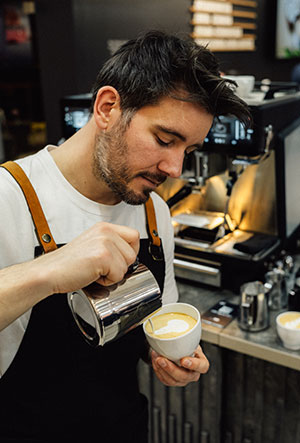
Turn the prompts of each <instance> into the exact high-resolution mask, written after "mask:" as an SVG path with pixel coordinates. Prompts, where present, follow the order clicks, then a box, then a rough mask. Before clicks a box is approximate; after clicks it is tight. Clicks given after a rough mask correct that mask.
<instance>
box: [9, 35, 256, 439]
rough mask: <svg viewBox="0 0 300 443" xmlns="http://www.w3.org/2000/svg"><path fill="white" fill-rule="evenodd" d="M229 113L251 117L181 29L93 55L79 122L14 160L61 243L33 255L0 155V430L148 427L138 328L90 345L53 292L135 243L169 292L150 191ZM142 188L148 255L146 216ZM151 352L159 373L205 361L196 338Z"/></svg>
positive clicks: (160, 226) (27, 222)
mask: <svg viewBox="0 0 300 443" xmlns="http://www.w3.org/2000/svg"><path fill="white" fill-rule="evenodd" d="M228 113H231V114H234V115H236V116H237V117H238V118H240V119H241V121H243V122H247V120H248V118H249V114H248V110H247V108H246V106H245V104H244V103H243V102H242V101H241V100H240V99H239V98H237V97H236V96H235V95H234V93H233V91H232V88H231V87H229V86H228V83H227V82H226V81H225V80H223V79H222V78H221V77H220V76H219V71H218V65H217V62H216V60H215V58H214V56H213V55H212V54H211V53H210V52H209V51H208V50H206V49H205V48H202V47H199V46H197V45H196V44H194V42H192V41H190V40H186V41H185V40H181V39H179V38H177V37H174V36H168V35H165V34H164V33H160V32H149V33H147V34H145V35H144V36H141V37H139V38H137V39H135V40H132V41H129V42H127V43H126V44H124V45H123V46H122V47H121V48H120V49H119V50H118V51H117V52H116V54H115V55H114V56H113V57H112V58H111V59H110V60H108V61H107V63H106V64H105V65H104V66H103V68H102V69H101V71H100V73H99V75H98V78H97V81H96V84H95V86H94V90H93V100H92V115H91V118H90V120H89V122H88V123H87V124H86V125H85V126H84V127H83V128H82V129H81V130H79V131H78V132H77V133H76V134H75V135H74V136H72V137H71V138H70V139H68V140H67V141H66V142H65V143H63V144H62V145H61V146H59V147H55V146H47V147H46V148H45V149H43V150H42V151H40V152H39V153H37V154H35V155H33V156H30V157H27V158H25V159H22V160H19V161H18V163H19V165H20V166H21V167H22V168H23V170H24V171H25V173H26V175H27V176H28V177H29V179H30V181H31V183H32V185H33V187H34V189H35V190H36V192H37V194H38V198H39V200H40V203H41V206H42V208H43V211H44V213H45V216H46V219H47V221H48V223H49V226H50V229H51V232H52V235H53V238H54V239H55V242H56V243H57V244H58V245H59V246H61V247H60V248H59V249H57V250H55V251H52V252H49V253H47V254H44V255H40V254H41V253H42V250H41V248H40V246H39V242H38V241H37V238H36V233H35V230H34V227H33V224H32V220H31V217H30V215H29V212H28V208H27V204H26V201H25V199H24V196H23V194H22V192H21V191H20V188H19V186H18V185H17V184H16V182H15V180H14V179H13V178H12V177H11V175H10V174H9V173H8V172H7V171H6V170H4V169H3V168H0V189H1V193H0V204H1V208H2V214H4V215H2V220H1V227H0V245H1V255H0V267H1V268H5V269H3V270H2V271H0V279H1V290H0V311H1V312H2V314H0V325H1V327H2V332H1V333H0V371H1V375H2V378H1V380H0V398H1V406H0V408H1V411H0V417H1V418H0V422H1V424H0V440H1V438H7V439H9V438H10V439H12V440H11V441H30V442H34V441H56V440H58V438H59V437H60V438H62V440H65V441H66V440H70V441H71V440H72V441H82V442H89V441H92V440H93V441H94V440H95V441H99V442H108V441H109V442H115V441H122V442H137V443H143V442H146V441H147V405H146V401H145V399H144V398H143V397H142V396H141V395H140V394H139V390H138V385H137V377H136V365H137V362H138V360H139V358H140V357H142V356H145V355H146V353H147V352H145V351H146V350H147V349H146V344H145V338H144V336H143V333H142V330H141V328H136V329H135V330H133V331H131V332H130V333H128V334H126V335H125V336H124V337H122V338H121V339H119V340H116V341H115V342H111V343H108V344H106V345H104V346H103V347H99V348H96V349H94V348H92V347H90V346H88V345H87V344H86V343H85V341H84V340H83V339H82V337H81V336H80V334H79V333H78V330H77V327H76V325H75V323H74V321H73V318H72V316H71V313H70V309H69V307H68V305H67V302H66V294H65V293H67V292H69V291H71V290H75V289H78V288H81V287H83V286H86V285H87V284H89V283H91V282H93V281H98V282H100V283H102V284H106V285H107V284H111V283H114V282H117V281H119V280H121V279H122V277H123V275H124V274H125V272H126V271H127V268H128V266H129V265H130V264H132V263H133V262H134V261H135V258H136V256H137V254H138V256H139V259H140V261H141V262H143V263H145V264H146V265H147V266H148V267H149V268H150V270H151V271H152V272H153V274H154V275H155V277H156V279H157V281H158V283H159V285H160V287H161V290H162V293H163V302H164V303H167V302H173V301H176V299H177V290H176V284H175V280H174V273H173V230H172V226H171V223H170V214H169V211H168V208H167V206H166V204H165V203H164V202H163V201H162V199H160V197H159V196H158V195H157V194H156V193H154V192H152V191H155V189H156V188H157V186H159V185H160V184H161V183H163V182H164V180H165V179H166V178H167V177H173V178H174V177H179V176H180V174H181V169H182V163H183V159H184V157H185V155H187V154H189V153H190V152H192V151H193V150H194V149H198V148H201V145H202V143H203V141H204V139H205V137H206V134H207V133H208V131H209V129H210V127H211V124H212V121H213V118H214V116H216V115H221V114H228ZM150 194H151V197H152V200H153V203H154V208H155V214H156V219H157V230H158V235H159V237H160V238H161V239H162V247H163V251H161V255H160V257H159V260H157V257H155V256H153V254H152V253H151V250H150V249H149V238H148V232H147V228H146V224H147V223H146V218H145V212H144V205H143V204H144V203H145V202H146V201H147V200H148V198H149V195H150ZM38 255H40V256H39V257H37V256H38ZM34 256H35V257H37V258H35V259H33V258H34ZM151 358H152V366H153V368H154V371H155V373H156V375H157V376H158V378H159V379H160V380H161V381H162V382H163V383H165V384H166V385H170V386H184V385H186V384H187V383H189V382H191V381H197V380H198V379H199V376H200V374H201V373H205V372H206V371H207V370H208V362H207V359H206V357H205V356H204V354H203V352H202V351H201V348H200V347H198V348H197V349H196V350H195V356H194V357H193V358H190V357H189V358H184V359H182V361H181V364H182V366H181V367H179V366H176V365H175V364H173V363H172V362H171V361H169V360H167V359H165V358H163V357H160V356H158V355H156V354H154V353H152V355H151ZM94 436H95V438H94ZM13 439H15V440H13Z"/></svg>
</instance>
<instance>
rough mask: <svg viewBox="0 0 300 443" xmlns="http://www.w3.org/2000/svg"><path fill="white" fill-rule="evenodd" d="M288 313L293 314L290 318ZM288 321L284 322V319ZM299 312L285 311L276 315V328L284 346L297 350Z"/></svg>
mask: <svg viewBox="0 0 300 443" xmlns="http://www.w3.org/2000/svg"><path fill="white" fill-rule="evenodd" d="M290 314H292V315H293V317H292V320H291V318H289V316H290ZM287 319H289V321H288V322H287V323H286V324H284V323H283V322H284V321H285V320H287ZM299 322H300V312H298V311H285V312H282V313H281V314H279V315H277V317H276V328H277V333H278V335H279V337H280V338H281V340H282V343H283V345H284V347H285V348H287V349H292V350H294V351H297V350H298V349H300V328H299V327H296V325H298V326H299Z"/></svg>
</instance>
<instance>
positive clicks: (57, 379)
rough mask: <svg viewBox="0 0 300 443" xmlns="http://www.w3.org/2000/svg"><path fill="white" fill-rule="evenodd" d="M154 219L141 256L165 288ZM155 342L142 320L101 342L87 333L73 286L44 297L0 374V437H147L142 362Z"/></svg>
mask: <svg viewBox="0 0 300 443" xmlns="http://www.w3.org/2000/svg"><path fill="white" fill-rule="evenodd" d="M147 221H148V232H149V234H150V236H149V239H142V240H141V241H140V251H139V255H138V256H139V261H140V262H141V263H144V264H145V265H146V266H147V267H148V268H149V269H150V270H151V272H152V273H153V275H154V276H155V278H156V280H157V282H158V284H159V286H160V289H161V291H163V285H164V276H165V262H164V257H163V251H162V246H161V243H160V244H159V245H157V244H156V245H154V244H153V241H152V236H151V232H152V231H151V227H152V224H151V223H152V222H151V220H150V223H149V217H148V215H147ZM149 225H151V226H150V227H149ZM149 230H150V231H149ZM49 232H50V231H49ZM49 235H51V232H50V233H49ZM155 237H156V238H157V235H155ZM158 239H159V237H158ZM52 240H53V239H52ZM159 240H160V239H159ZM54 244H55V243H54ZM55 246H56V245H55ZM43 249H44V248H43ZM35 252H36V255H39V254H40V253H41V252H42V247H38V248H36V251H35ZM147 349H148V346H147V343H146V339H145V336H144V333H143V330H142V327H141V326H139V327H137V328H135V329H133V330H132V331H130V332H128V333H127V334H126V335H124V336H123V337H121V338H120V339H118V340H116V341H114V342H109V343H107V344H105V345H104V346H103V347H97V348H93V347H91V346H89V345H88V344H87V343H86V342H85V340H84V339H83V337H82V335H81V333H80V331H79V329H78V327H77V325H76V323H75V321H74V319H73V316H72V313H71V310H70V308H69V306H68V303H67V296H66V294H55V295H52V296H50V297H47V298H46V299H44V300H42V301H41V302H39V303H38V304H37V305H35V306H34V307H33V309H32V313H31V316H30V320H29V323H28V326H27V329H26V331H25V334H24V337H23V340H22V342H21V344H20V347H19V349H18V352H17V354H16V356H15V358H14V360H13V362H12V363H11V365H10V367H9V368H8V370H7V371H6V372H5V374H4V375H3V377H2V378H1V379H0V441H1V442H6V441H7V442H10V441H11V442H32V443H34V442H52V443H53V442H56V441H73V442H82V443H88V442H97V441H99V442H101V443H108V442H109V443H111V442H122V443H123V442H128V443H144V442H145V443H146V442H147V429H148V411H147V400H146V399H145V397H144V396H142V395H141V394H140V393H139V387H138V380H137V363H138V361H139V359H140V358H141V357H142V356H143V355H145V353H146V352H147Z"/></svg>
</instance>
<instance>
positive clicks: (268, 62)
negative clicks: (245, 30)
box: [36, 0, 295, 143]
mask: <svg viewBox="0 0 300 443" xmlns="http://www.w3.org/2000/svg"><path fill="white" fill-rule="evenodd" d="M190 5H191V1H190V0H152V1H151V2H149V1H148V0H142V1H141V0H128V1H124V0H110V1H109V2H108V1H107V0H85V1H84V2H83V1H81V0H52V1H51V2H49V1H47V0H39V1H38V2H36V19H37V32H38V47H39V58H40V66H41V79H42V89H43V99H44V104H45V105H44V108H45V115H46V121H47V129H48V140H49V141H50V142H52V143H56V142H57V141H58V139H59V138H60V137H61V120H60V119H61V117H60V109H59V100H60V98H61V97H62V96H63V95H65V94H73V93H84V92H89V91H90V89H91V86H92V83H93V81H94V79H95V77H96V74H97V72H98V69H99V68H100V66H101V65H102V63H103V62H104V61H105V60H106V59H107V57H108V56H109V54H110V51H111V50H113V49H114V47H116V46H117V45H118V44H119V43H120V42H122V41H123V40H127V39H129V38H132V37H135V36H136V35H137V34H138V33H139V32H140V31H143V30H145V29H150V28H156V29H163V30H166V31H170V32H177V33H178V32H179V33H189V32H190V31H191V27H190V24H189V21H190V18H191V16H190V12H189V6H190ZM257 12H258V29H257V36H258V38H257V50H256V51H255V52H234V53H228V52H227V53H217V55H218V57H219V59H220V61H221V67H222V69H223V70H224V71H225V72H228V71H236V72H238V73H241V74H253V75H255V76H256V78H257V79H258V80H261V79H262V78H265V77H268V78H271V79H272V80H276V81H279V80H285V81H287V80H289V79H290V71H291V68H292V66H293V65H294V64H295V61H286V60H280V61H279V60H275V58H274V46H275V42H274V35H275V20H276V8H275V7H274V0H260V1H259V2H258V11H257Z"/></svg>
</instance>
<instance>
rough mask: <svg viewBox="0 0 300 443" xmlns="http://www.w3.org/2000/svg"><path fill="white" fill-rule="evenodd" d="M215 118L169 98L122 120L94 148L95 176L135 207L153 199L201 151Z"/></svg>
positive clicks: (101, 136)
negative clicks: (187, 159) (186, 158)
mask: <svg viewBox="0 0 300 443" xmlns="http://www.w3.org/2000/svg"><path fill="white" fill-rule="evenodd" d="M212 121H213V116H212V115H211V114H208V113H207V112H206V111H205V110H204V109H203V108H201V107H200V106H199V105H197V104H193V103H189V102H185V101H181V100H176V99H173V98H169V97H168V98H164V99H162V100H161V101H160V102H159V104H158V105H154V106H145V107H143V108H142V109H140V110H139V111H137V112H136V113H135V114H134V115H133V117H132V119H131V121H130V123H129V125H126V118H125V119H124V117H122V116H121V118H120V119H119V121H118V122H117V123H116V124H115V125H114V126H113V127H112V128H111V129H110V130H109V131H107V132H105V133H101V134H100V135H99V136H98V138H97V140H96V146H95V162H94V173H95V175H96V177H97V178H98V179H100V180H101V181H103V182H104V183H105V184H106V185H107V186H108V187H109V189H110V190H111V191H112V192H113V194H114V196H116V197H117V198H118V199H120V200H123V201H125V202H126V203H129V204H132V205H138V204H141V203H144V202H145V201H147V200H148V198H149V194H150V192H152V191H153V190H155V188H157V186H159V185H160V184H161V183H163V182H164V181H165V180H166V178H167V177H173V178H176V177H179V176H180V174H181V170H182V164H183V160H184V156H185V155H186V154H187V153H190V152H192V151H193V150H195V149H197V148H198V147H200V146H201V145H202V143H203V141H204V138H205V137H206V135H207V133H208V131H209V129H210V127H211V124H212Z"/></svg>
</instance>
